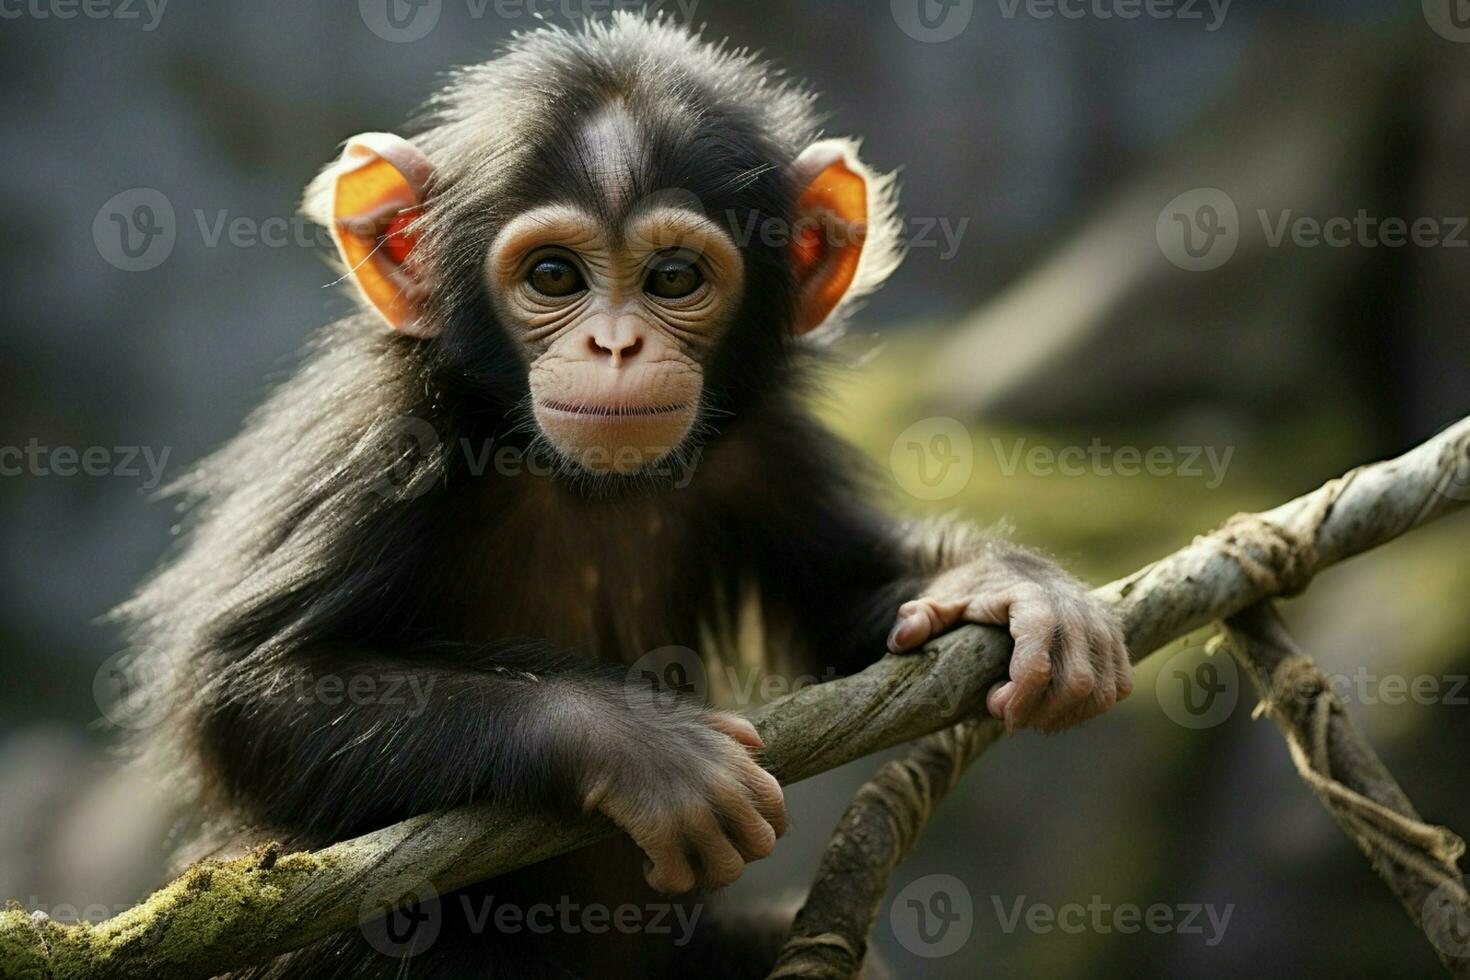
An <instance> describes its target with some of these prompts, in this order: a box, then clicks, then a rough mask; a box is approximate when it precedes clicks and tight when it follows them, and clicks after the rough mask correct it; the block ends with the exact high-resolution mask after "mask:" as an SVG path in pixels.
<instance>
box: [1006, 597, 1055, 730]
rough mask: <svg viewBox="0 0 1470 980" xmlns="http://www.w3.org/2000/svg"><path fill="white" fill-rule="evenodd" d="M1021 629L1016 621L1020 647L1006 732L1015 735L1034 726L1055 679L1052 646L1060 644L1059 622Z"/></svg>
mask: <svg viewBox="0 0 1470 980" xmlns="http://www.w3.org/2000/svg"><path fill="white" fill-rule="evenodd" d="M1036 625H1037V626H1038V627H1040V628H1036V629H1020V628H1019V627H1018V626H1017V624H1016V623H1015V622H1014V621H1013V622H1012V625H1011V633H1012V635H1014V636H1015V637H1016V646H1015V649H1014V650H1013V651H1012V653H1011V683H1012V684H1013V685H1014V687H1013V690H1012V693H1011V694H1010V696H1009V697H1008V698H1007V700H1006V705H1005V721H1006V732H1007V733H1008V734H1013V733H1015V732H1016V731H1018V730H1020V729H1022V728H1025V727H1026V726H1027V725H1030V724H1031V723H1032V722H1033V720H1034V718H1035V715H1036V711H1037V709H1038V708H1040V706H1041V704H1042V701H1043V700H1044V699H1045V697H1046V694H1047V691H1048V689H1049V688H1050V686H1051V679H1052V670H1053V665H1052V655H1053V651H1052V645H1053V644H1056V643H1060V640H1061V638H1060V637H1059V636H1058V635H1057V633H1056V628H1055V624H1054V622H1053V624H1052V625H1046V624H1045V623H1044V622H1043V623H1038V624H1036Z"/></svg>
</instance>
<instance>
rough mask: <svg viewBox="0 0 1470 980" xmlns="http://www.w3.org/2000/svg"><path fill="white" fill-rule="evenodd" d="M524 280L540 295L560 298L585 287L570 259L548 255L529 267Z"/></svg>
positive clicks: (580, 275)
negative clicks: (529, 269)
mask: <svg viewBox="0 0 1470 980" xmlns="http://www.w3.org/2000/svg"><path fill="white" fill-rule="evenodd" d="M526 282H528V283H530V284H531V288H532V289H534V290H536V292H538V293H540V294H541V295H542V296H550V297H552V298H554V299H560V298H562V297H564V296H571V295H573V294H574V293H580V292H581V291H582V290H584V289H586V288H587V284H586V283H585V282H583V281H582V273H581V272H580V271H578V269H577V267H576V265H574V264H573V263H572V262H571V261H570V260H568V259H563V258H558V257H556V256H548V257H547V258H544V259H541V260H540V261H539V262H537V263H536V264H535V265H533V266H532V267H531V271H530V272H529V273H528V274H527V275H526Z"/></svg>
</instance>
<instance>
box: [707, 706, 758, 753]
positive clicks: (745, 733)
mask: <svg viewBox="0 0 1470 980" xmlns="http://www.w3.org/2000/svg"><path fill="white" fill-rule="evenodd" d="M709 724H710V727H711V728H713V729H715V730H716V731H719V732H723V733H725V734H726V735H728V736H730V737H731V738H733V739H734V740H735V741H737V742H739V743H740V744H741V745H744V746H745V747H747V748H751V749H763V748H765V747H766V743H765V742H764V741H763V740H762V739H761V736H760V732H758V731H756V730H755V726H754V725H752V724H751V723H750V722H749V721H747V720H746V719H745V718H742V717H741V716H740V715H736V714H731V713H730V712H727V711H712V712H710V714H709Z"/></svg>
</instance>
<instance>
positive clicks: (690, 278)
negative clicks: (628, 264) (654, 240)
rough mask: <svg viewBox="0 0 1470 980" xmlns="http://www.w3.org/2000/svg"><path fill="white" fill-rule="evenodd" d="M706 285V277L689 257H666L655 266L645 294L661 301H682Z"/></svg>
mask: <svg viewBox="0 0 1470 980" xmlns="http://www.w3.org/2000/svg"><path fill="white" fill-rule="evenodd" d="M702 285H704V275H703V274H702V273H701V272H700V271H699V267H698V266H696V265H695V264H694V258H693V257H692V256H688V255H666V256H663V257H662V258H660V259H659V260H658V261H657V262H655V263H654V264H653V268H651V269H650V270H649V271H648V279H647V280H646V281H645V282H644V283H643V290H644V292H646V293H648V294H649V295H651V296H657V297H659V298H660V299H682V298H683V297H685V296H688V295H689V294H690V293H692V292H694V291H695V290H696V289H698V288H699V287H700V286H702Z"/></svg>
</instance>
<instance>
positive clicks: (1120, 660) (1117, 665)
mask: <svg viewBox="0 0 1470 980" xmlns="http://www.w3.org/2000/svg"><path fill="white" fill-rule="evenodd" d="M1119 650H1120V654H1119V656H1117V657H1116V658H1115V659H1114V661H1113V683H1114V685H1115V686H1116V687H1117V690H1118V700H1119V701H1122V700H1123V699H1124V698H1126V697H1127V696H1128V695H1130V694H1132V693H1133V661H1132V659H1130V658H1129V656H1128V650H1127V648H1126V647H1120V648H1119Z"/></svg>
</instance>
